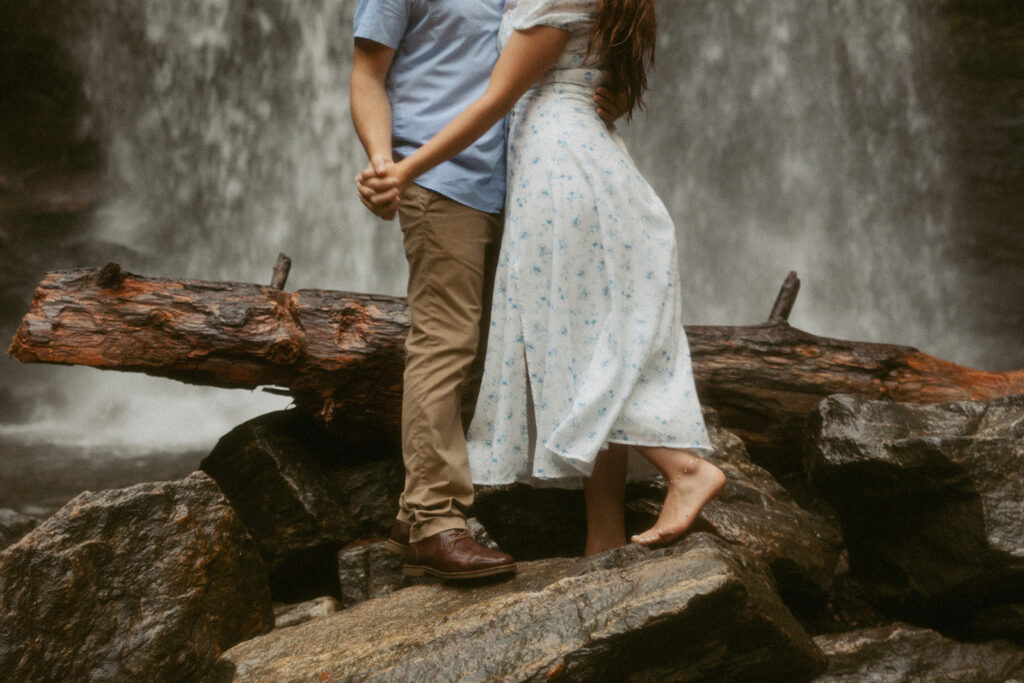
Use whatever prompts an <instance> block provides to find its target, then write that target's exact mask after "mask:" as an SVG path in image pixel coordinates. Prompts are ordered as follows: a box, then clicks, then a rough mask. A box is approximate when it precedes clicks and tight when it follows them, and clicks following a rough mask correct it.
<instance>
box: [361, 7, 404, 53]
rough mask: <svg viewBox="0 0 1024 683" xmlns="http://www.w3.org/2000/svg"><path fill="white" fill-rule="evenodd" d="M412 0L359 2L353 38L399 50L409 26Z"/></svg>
mask: <svg viewBox="0 0 1024 683" xmlns="http://www.w3.org/2000/svg"><path fill="white" fill-rule="evenodd" d="M409 3H410V0H359V2H358V4H357V5H356V14H355V20H354V21H353V31H352V36H353V38H365V39H366V40H372V41H373V42H375V43H380V44H381V45H384V46H386V47H390V48H391V49H393V50H397V49H398V45H399V44H400V43H401V42H402V37H403V36H404V35H405V29H406V27H407V26H408V24H409Z"/></svg>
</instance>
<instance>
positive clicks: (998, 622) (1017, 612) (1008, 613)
mask: <svg viewBox="0 0 1024 683" xmlns="http://www.w3.org/2000/svg"><path fill="white" fill-rule="evenodd" d="M971 632H972V633H974V634H976V635H977V636H979V637H981V638H997V637H999V638H1009V639H1010V640H1013V641H1016V642H1018V643H1024V604H1016V605H993V606H992V607H986V608H985V609H982V610H979V611H978V612H977V613H976V614H975V615H974V620H973V622H972V623H971Z"/></svg>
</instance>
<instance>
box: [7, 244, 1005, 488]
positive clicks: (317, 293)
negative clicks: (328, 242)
mask: <svg viewBox="0 0 1024 683" xmlns="http://www.w3.org/2000/svg"><path fill="white" fill-rule="evenodd" d="M794 278H795V276H794ZM784 289H785V287H784ZM789 291H792V292H793V293H792V294H791V295H787V296H788V298H789V300H790V306H791V303H792V298H793V297H794V296H795V288H790V290H789ZM780 298H782V297H781V295H780ZM784 308H785V307H784ZM408 324H409V320H408V311H407V308H406V303H405V300H404V299H401V298H396V297H388V296H379V295H370V294H353V293H347V292H335V291H323V290H300V291H298V292H295V293H286V292H282V291H279V290H277V289H274V288H271V287H261V286H259V285H252V284H241V283H223V282H202V281H195V280H182V281H176V280H164V279H153V278H144V277H139V276H136V275H131V274H127V273H124V272H123V271H121V269H120V268H118V267H116V264H111V265H108V266H106V267H105V268H103V269H94V270H76V271H62V272H55V273H50V274H48V275H47V276H46V277H45V278H44V279H43V281H42V282H41V283H40V285H39V287H38V289H37V290H36V294H35V298H34V299H33V302H32V308H31V310H30V311H29V313H28V314H27V315H26V316H25V317H24V319H23V320H22V322H21V325H20V326H19V328H18V330H17V333H16V334H15V337H14V341H13V343H12V345H11V348H10V351H9V353H11V354H13V355H14V356H16V357H17V358H19V359H20V360H22V361H24V362H27V363H29V362H44V363H60V364H66V365H87V366H90V367H96V368H105V369H112V370H131V371H136V372H144V373H147V374H150V375H155V376H159V377H169V378H173V379H177V380H180V381H183V382H189V383H193V384H205V385H211V386H218V387H227V388H249V389H251V388H255V387H260V386H264V387H266V386H269V387H280V388H283V389H284V390H286V391H287V392H288V393H289V394H291V395H292V396H293V397H294V398H295V401H296V404H297V405H298V406H299V407H301V408H303V409H305V410H308V411H310V412H313V413H315V414H316V415H318V416H319V417H320V418H321V419H322V420H323V421H324V422H325V423H327V424H328V425H330V426H333V427H336V428H338V429H340V430H343V431H345V432H347V433H348V435H349V437H351V436H352V435H353V433H356V434H359V435H363V434H365V436H366V438H368V439H381V438H387V439H393V438H397V434H398V429H399V426H398V425H399V417H400V411H401V383H402V369H403V365H404V359H405V350H404V341H405V335H406V333H407V331H408ZM686 332H687V336H688V338H689V341H690V348H691V352H692V356H693V368H694V374H695V377H696V382H697V390H698V393H699V394H700V397H701V401H702V402H703V403H705V404H706V405H709V406H712V407H714V408H716V409H717V410H718V411H719V413H720V415H721V419H722V422H723V424H724V425H725V426H726V427H727V428H729V429H731V430H733V431H735V432H736V433H737V434H739V435H740V436H741V437H742V438H743V439H744V440H745V441H746V442H747V444H748V447H749V448H750V451H751V455H752V456H753V457H754V458H755V459H756V460H757V461H758V462H760V463H761V464H763V465H765V466H767V467H769V468H770V469H772V470H774V471H786V470H791V469H796V468H798V467H799V461H800V438H801V434H802V430H803V425H804V422H805V420H806V418H807V416H808V414H809V413H810V412H811V411H812V410H813V408H814V407H815V406H816V405H817V403H818V402H819V401H820V400H821V399H822V398H824V397H825V396H828V395H830V394H836V393H850V394H858V395H861V396H868V397H872V398H881V399H892V400H895V401H905V402H913V403H935V402H945V401H955V400H981V399H991V398H997V397H1000V396H1006V395H1010V394H1017V393H1024V371H1017V372H1006V373H994V372H985V371H981V370H973V369H970V368H965V367H962V366H959V365H955V364H953V363H948V362H946V361H942V360H939V359H937V358H934V357H932V356H928V355H926V354H923V353H921V352H919V351H917V350H916V349H913V348H910V347H906V346H894V345H889V344H873V343H866V342H854V341H845V340H841V339H829V338H826V337H817V336H814V335H811V334H808V333H806V332H803V331H801V330H798V329H795V328H793V327H791V326H790V325H789V324H788V323H786V322H768V323H764V324H761V325H752V326H743V327H727V326H719V327H706V326H688V327H686Z"/></svg>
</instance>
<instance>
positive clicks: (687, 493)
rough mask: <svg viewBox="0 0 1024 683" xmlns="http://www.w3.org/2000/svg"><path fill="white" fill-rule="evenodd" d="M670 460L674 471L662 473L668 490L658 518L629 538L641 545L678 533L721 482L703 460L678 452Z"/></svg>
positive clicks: (659, 542) (661, 541)
mask: <svg viewBox="0 0 1024 683" xmlns="http://www.w3.org/2000/svg"><path fill="white" fill-rule="evenodd" d="M674 460H675V461H676V462H675V463H673V465H672V466H670V467H673V466H674V469H675V471H674V472H663V473H664V474H665V475H666V476H665V478H666V479H667V480H668V493H667V494H666V495H665V503H664V504H663V505H662V506H661V513H660V514H659V515H658V521H657V522H655V524H654V526H652V527H651V528H650V529H648V530H647V531H645V532H643V533H640V534H636V535H635V536H633V537H632V539H630V540H632V541H633V542H634V543H639V544H641V545H648V546H651V545H666V544H668V543H671V542H672V541H675V540H676V539H678V538H679V537H680V536H682V535H683V534H684V533H685V532H686V530H687V529H689V528H690V525H692V524H693V522H694V521H695V520H696V519H697V515H698V514H700V511H701V508H703V507H704V505H705V504H706V503H707V502H708V501H709V500H711V499H712V498H714V497H715V494H716V493H718V492H719V491H720V490H721V489H722V486H724V485H725V475H724V474H722V470H720V469H718V468H717V467H716V466H715V465H713V464H711V463H710V462H708V461H707V460H703V459H701V458H698V457H697V456H694V455H690V454H688V453H687V454H682V455H681V456H680V457H678V458H674Z"/></svg>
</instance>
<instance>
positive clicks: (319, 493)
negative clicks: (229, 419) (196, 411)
mask: <svg viewBox="0 0 1024 683" xmlns="http://www.w3.org/2000/svg"><path fill="white" fill-rule="evenodd" d="M200 467H201V468H202V470H203V471H204V472H206V473H207V474H209V475H210V476H211V477H213V478H214V479H215V480H216V481H217V483H218V484H219V485H220V487H221V489H223V491H224V493H225V495H226V496H227V497H228V500H230V501H231V504H232V505H233V506H234V507H235V509H236V510H237V511H238V515H239V517H241V519H242V522H243V523H244V524H245V526H246V527H247V528H248V529H249V532H250V533H251V534H252V536H253V538H254V539H255V540H256V544H257V545H258V546H259V550H260V554H261V555H262V556H263V559H264V560H265V561H266V563H267V566H268V569H269V572H270V583H271V590H272V591H273V593H274V596H275V598H276V599H278V600H282V601H289V602H292V601H295V600H304V599H309V598H314V597H317V596H319V595H324V594H328V595H335V596H337V595H338V584H337V580H338V564H337V555H338V551H339V550H340V549H341V548H343V547H345V546H347V545H349V544H351V543H353V542H356V541H365V540H375V539H381V538H383V537H384V536H385V535H386V534H387V531H388V528H389V527H390V525H391V523H392V521H393V520H394V518H395V513H396V512H397V506H398V497H399V494H400V493H401V492H402V486H403V483H404V480H405V469H404V466H403V464H402V457H401V453H399V452H398V451H396V450H395V449H394V448H393V447H391V448H383V449H382V450H380V451H377V450H367V449H365V448H361V449H356V448H352V447H349V446H346V444H345V443H344V442H342V441H341V440H339V439H338V438H337V437H333V436H330V435H328V434H327V433H326V432H325V431H324V430H323V428H322V427H321V426H320V425H318V424H317V422H316V421H315V420H314V419H313V418H311V417H310V416H308V415H306V414H305V413H303V412H301V411H298V410H284V411H279V412H275V413H269V414H267V415H263V416H261V417H258V418H255V419H253V420H250V421H249V422H246V423H244V424H242V425H240V426H239V427H236V428H235V429H233V430H232V431H231V432H229V433H228V434H227V435H225V436H224V437H223V438H221V440H220V441H219V442H218V443H217V445H216V447H214V449H213V451H212V452H211V453H210V455H209V456H207V457H206V458H205V459H204V460H203V461H202V464H201V465H200Z"/></svg>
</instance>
